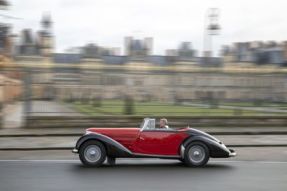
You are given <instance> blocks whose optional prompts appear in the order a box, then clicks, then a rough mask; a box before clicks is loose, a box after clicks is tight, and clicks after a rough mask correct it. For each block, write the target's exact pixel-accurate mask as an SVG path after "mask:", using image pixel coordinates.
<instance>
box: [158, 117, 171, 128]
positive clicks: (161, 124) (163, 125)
mask: <svg viewBox="0 0 287 191" xmlns="http://www.w3.org/2000/svg"><path fill="white" fill-rule="evenodd" d="M159 128H165V129H168V128H169V127H168V125H167V119H166V118H162V119H160V121H159Z"/></svg>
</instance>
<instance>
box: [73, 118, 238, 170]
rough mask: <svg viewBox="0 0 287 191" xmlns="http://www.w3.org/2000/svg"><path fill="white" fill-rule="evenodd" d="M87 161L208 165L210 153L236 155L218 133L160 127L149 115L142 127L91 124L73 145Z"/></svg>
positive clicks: (90, 164)
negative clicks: (166, 161)
mask: <svg viewBox="0 0 287 191" xmlns="http://www.w3.org/2000/svg"><path fill="white" fill-rule="evenodd" d="M72 152H74V153H78V154H79V158H80V160H81V162H82V163H83V164H84V165H88V166H100V165H101V164H102V163H103V162H104V161H105V160H106V159H107V162H108V163H109V164H111V165H114V164H115V159H116V158H161V159H178V160H180V161H182V162H184V163H185V164H186V165H187V166H204V165H205V164H206V163H207V162H208V160H209V158H210V157H214V158H227V157H233V156H235V155H236V153H235V151H234V150H232V149H227V148H226V146H225V145H224V144H223V143H222V142H221V141H219V140H218V139H216V138H215V137H213V136H211V135H209V134H207V133H204V132H202V131H199V130H196V129H192V128H189V127H186V128H183V129H172V128H156V120H155V119H152V118H145V119H144V120H143V122H142V123H141V125H140V127H139V128H89V129H87V130H86V133H85V134H84V135H83V136H82V137H80V138H79V140H78V141H77V143H76V146H75V148H74V149H73V151H72Z"/></svg>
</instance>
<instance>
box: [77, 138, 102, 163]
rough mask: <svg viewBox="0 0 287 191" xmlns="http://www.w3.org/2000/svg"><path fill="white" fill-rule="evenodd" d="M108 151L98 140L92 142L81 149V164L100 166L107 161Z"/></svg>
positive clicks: (86, 143) (84, 144)
mask: <svg viewBox="0 0 287 191" xmlns="http://www.w3.org/2000/svg"><path fill="white" fill-rule="evenodd" d="M106 156H107V154H106V149H105V147H104V145H103V144H102V143H101V142H99V141H96V140H90V141H87V142H85V143H83V145H82V146H81V147H80V150H79V157H80V160H81V162H82V163H83V164H84V165H87V166H100V165H102V164H103V162H104V161H105V160H106Z"/></svg>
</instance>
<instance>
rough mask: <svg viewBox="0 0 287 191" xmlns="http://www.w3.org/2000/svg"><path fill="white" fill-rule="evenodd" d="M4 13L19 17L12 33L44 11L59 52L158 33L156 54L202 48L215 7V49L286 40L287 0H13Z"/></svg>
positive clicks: (30, 25) (36, 22)
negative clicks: (182, 46) (185, 45)
mask: <svg viewBox="0 0 287 191" xmlns="http://www.w3.org/2000/svg"><path fill="white" fill-rule="evenodd" d="M10 2H11V4H12V6H11V7H10V9H9V10H8V11H4V12H3V11H2V13H3V14H6V15H12V16H14V17H19V18H22V19H19V20H12V19H11V20H9V22H10V23H12V24H13V32H14V33H18V32H19V31H20V30H22V29H23V28H32V29H34V30H38V29H39V28H40V26H39V20H40V19H41V16H42V13H43V12H50V13H51V15H52V19H53V21H54V26H53V32H54V34H55V36H56V39H55V40H56V51H57V52H62V51H63V50H65V49H66V48H68V47H72V46H82V45H84V44H86V43H90V42H93V43H96V44H98V45H102V46H111V47H120V48H121V52H122V53H123V43H124V37H125V36H135V37H138V38H141V37H145V36H146V37H154V49H153V52H154V54H164V52H165V50H166V49H173V48H176V47H178V44H179V43H180V42H181V41H191V42H192V43H193V47H194V48H195V49H198V50H202V48H203V28H204V20H205V19H204V18H205V15H206V13H207V10H208V9H209V8H212V7H216V8H219V9H220V18H219V23H220V25H221V27H222V30H221V32H220V35H219V36H216V37H214V39H213V42H214V45H213V46H214V49H216V50H219V47H220V46H221V45H223V44H230V43H231V42H237V41H253V40H264V41H265V40H276V41H282V40H286V39H287V37H286V35H287V19H286V10H287V1H284V0H237V1H234V0H198V1H195V0H10ZM6 20H7V19H6Z"/></svg>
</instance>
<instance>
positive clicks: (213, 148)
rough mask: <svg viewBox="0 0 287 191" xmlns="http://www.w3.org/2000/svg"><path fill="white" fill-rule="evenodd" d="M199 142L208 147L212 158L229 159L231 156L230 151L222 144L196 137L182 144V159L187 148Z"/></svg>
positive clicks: (189, 138) (206, 138)
mask: <svg viewBox="0 0 287 191" xmlns="http://www.w3.org/2000/svg"><path fill="white" fill-rule="evenodd" d="M197 141H198V142H202V143H204V144H205V145H206V146H207V147H208V149H209V151H210V156H211V157H228V156H229V150H228V149H227V148H226V146H225V145H224V144H222V143H221V142H217V141H215V140H213V139H210V138H208V137H206V136H201V135H196V136H189V137H188V138H186V139H185V140H184V141H183V142H182V144H181V147H180V155H181V157H182V158H183V156H184V152H185V148H186V147H187V146H188V145H189V144H190V143H192V142H197Z"/></svg>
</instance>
